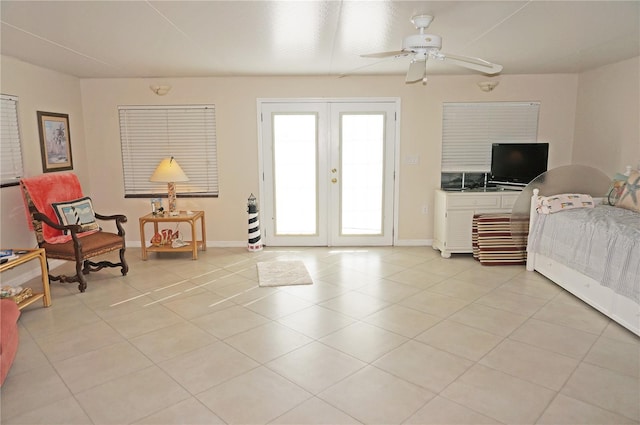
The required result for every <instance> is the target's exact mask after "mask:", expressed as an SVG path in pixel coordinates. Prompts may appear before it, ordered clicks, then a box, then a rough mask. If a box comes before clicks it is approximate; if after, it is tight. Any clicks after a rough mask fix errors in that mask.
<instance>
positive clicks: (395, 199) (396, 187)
mask: <svg viewBox="0 0 640 425" xmlns="http://www.w3.org/2000/svg"><path fill="white" fill-rule="evenodd" d="M373 102H388V103H393V104H395V107H396V111H397V112H396V117H395V121H396V128H395V146H394V149H393V150H394V160H393V161H394V163H393V166H394V176H393V177H394V178H393V229H391V231H392V232H393V236H392V238H391V239H392V244H393V246H396V245H397V244H398V211H399V205H400V201H399V194H400V190H399V189H400V174H399V170H400V140H401V139H400V126H401V111H402V108H401V106H402V105H401V99H400V98H399V97H347V98H344V97H335V98H333V97H314V98H308V97H305V98H258V99H257V100H256V108H257V109H256V127H257V132H258V176H259V190H258V192H259V197H258V200H259V201H260V200H261V199H264V194H265V179H264V175H265V171H264V166H263V163H264V162H263V161H264V157H263V140H262V105H263V104H265V103H373ZM265 220H266V219H265ZM264 239H265V242H266V244H268V240H269V235H265V236H264Z"/></svg>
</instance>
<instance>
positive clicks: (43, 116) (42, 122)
mask: <svg viewBox="0 0 640 425" xmlns="http://www.w3.org/2000/svg"><path fill="white" fill-rule="evenodd" d="M38 131H39V133H40V151H41V153H42V171H43V172H45V173H50V172H52V171H63V170H73V158H72V156H71V134H70V133H69V115H68V114H57V113H55V112H42V111H38Z"/></svg>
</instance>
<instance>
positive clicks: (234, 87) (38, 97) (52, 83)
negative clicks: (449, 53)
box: [0, 57, 578, 247]
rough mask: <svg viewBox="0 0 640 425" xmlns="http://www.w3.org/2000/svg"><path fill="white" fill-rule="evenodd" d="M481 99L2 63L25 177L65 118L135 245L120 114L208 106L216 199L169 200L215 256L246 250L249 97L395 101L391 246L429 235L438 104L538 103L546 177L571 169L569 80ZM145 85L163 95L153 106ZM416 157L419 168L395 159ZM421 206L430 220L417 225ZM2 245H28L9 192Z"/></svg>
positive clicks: (359, 85)
mask: <svg viewBox="0 0 640 425" xmlns="http://www.w3.org/2000/svg"><path fill="white" fill-rule="evenodd" d="M497 78H498V79H499V80H500V85H499V86H498V87H497V88H496V89H495V90H494V91H493V92H491V93H485V92H482V91H480V89H479V88H478V87H477V85H476V83H477V82H478V81H482V80H483V79H484V78H483V77H481V76H477V75H468V76H432V77H430V79H429V83H428V84H427V85H426V86H422V85H421V84H417V85H406V84H404V81H403V77H402V76H380V77H347V78H335V77H295V78H293V77H226V78H182V79H139V78H130V79H84V80H78V79H76V78H74V77H70V76H67V75H63V74H60V73H57V72H54V71H50V70H46V69H43V68H40V67H36V66H32V65H30V64H26V63H24V62H21V61H18V60H15V59H12V58H6V57H3V58H2V92H3V93H8V94H14V95H17V96H19V98H20V111H19V113H20V126H21V131H22V137H23V141H24V150H25V168H26V174H27V175H36V174H39V173H41V172H42V166H41V161H40V147H39V141H38V131H37V125H36V124H37V123H36V111H37V110H44V111H50V112H62V113H68V114H69V116H70V126H71V143H72V149H73V158H74V171H75V172H76V173H78V174H79V176H80V180H81V183H82V185H83V188H84V191H85V192H86V193H87V194H88V195H90V196H91V197H92V198H93V199H94V202H95V207H96V210H98V211H100V212H102V213H105V214H110V213H124V214H126V215H127V216H128V217H129V222H128V224H127V225H126V227H127V240H128V242H129V243H130V245H132V246H133V245H136V244H139V238H140V236H139V230H138V222H137V218H138V217H139V216H141V215H144V214H146V213H148V212H149V211H150V204H149V200H148V199H124V194H123V188H122V167H121V157H120V138H119V127H118V111H117V107H118V105H139V104H187V103H215V104H216V111H217V125H218V141H219V151H218V154H219V161H220V162H219V169H220V197H219V198H206V199H182V198H180V199H179V203H180V206H181V208H183V209H203V210H205V211H206V213H207V236H208V239H209V240H210V241H211V242H213V244H216V245H233V244H235V245H237V244H243V243H246V220H247V216H246V200H247V197H248V196H249V194H250V193H252V192H253V193H258V187H259V180H258V172H257V170H258V149H257V148H258V142H257V140H258V129H257V119H256V99H257V98H277V97H286V98H302V97H317V98H318V97H332V98H338V97H350V98H353V97H399V98H401V102H402V111H401V131H400V149H399V151H400V167H399V170H398V173H397V176H398V179H399V193H398V196H399V218H398V220H399V226H398V229H397V232H398V237H399V243H400V244H426V243H427V242H429V241H430V239H431V238H432V236H433V216H432V214H431V212H432V206H433V191H434V189H436V188H437V187H439V184H440V154H441V133H442V103H443V102H466V101H539V102H541V108H540V125H539V138H540V140H544V141H549V142H550V144H551V151H550V163H549V165H550V166H551V167H555V166H559V165H565V164H569V163H571V158H572V144H573V131H574V123H575V108H576V96H577V90H578V76H577V75H575V74H557V75H514V76H510V75H505V76H501V77H497ZM152 83H167V84H170V85H172V86H173V88H172V90H171V92H170V93H169V94H168V95H166V96H163V97H159V96H156V95H155V94H154V93H152V92H151V90H149V85H150V84H152ZM409 155H411V156H413V155H418V156H419V157H420V161H419V163H418V164H417V165H409V164H405V163H404V162H403V161H402V159H403V158H405V157H407V156H409ZM423 204H427V205H428V207H429V214H427V215H423V214H422V212H421V210H422V205H423ZM1 208H2V209H1V212H2V228H1V231H2V233H1V239H0V240H1V242H2V246H6V247H10V246H25V245H26V246H33V245H35V239H34V238H33V236H32V234H31V232H30V231H29V230H28V229H27V226H26V220H25V215H24V211H23V205H22V199H21V197H20V194H19V191H18V189H17V188H13V187H12V188H3V189H2V205H1Z"/></svg>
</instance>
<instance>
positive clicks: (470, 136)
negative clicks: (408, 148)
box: [442, 102, 540, 173]
mask: <svg viewBox="0 0 640 425" xmlns="http://www.w3.org/2000/svg"><path fill="white" fill-rule="evenodd" d="M539 109H540V103H539V102H476V103H444V104H443V111H442V116H443V122H442V172H480V173H484V172H488V171H490V168H491V144H492V143H510V142H513V143H516V142H518V143H523V142H533V143H535V142H537V139H538V111H539Z"/></svg>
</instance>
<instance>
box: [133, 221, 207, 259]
mask: <svg viewBox="0 0 640 425" xmlns="http://www.w3.org/2000/svg"><path fill="white" fill-rule="evenodd" d="M197 220H200V227H201V230H200V232H201V234H202V239H201V240H198V239H197V235H196V221H197ZM147 223H153V234H154V235H155V234H156V233H158V223H189V225H190V226H191V240H190V241H184V242H186V243H187V245H185V246H182V247H179V248H173V247H172V246H171V245H163V246H153V245H149V246H147V244H148V243H149V241H147V238H146V237H145V235H144V226H145V224H147ZM140 246H141V247H142V259H143V260H146V259H147V253H148V252H188V251H191V254H192V258H193V259H194V260H197V259H198V246H200V248H201V249H202V250H203V251H206V250H207V233H206V225H205V222H204V211H192V212H191V214H187V212H186V211H180V213H179V214H178V215H169V214H162V215H160V214H158V215H153V214H152V213H149V214H147V215H145V216H142V217H140Z"/></svg>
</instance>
